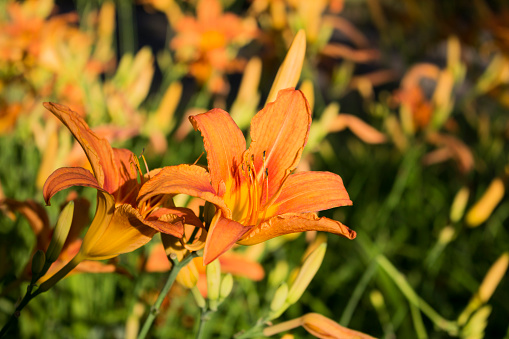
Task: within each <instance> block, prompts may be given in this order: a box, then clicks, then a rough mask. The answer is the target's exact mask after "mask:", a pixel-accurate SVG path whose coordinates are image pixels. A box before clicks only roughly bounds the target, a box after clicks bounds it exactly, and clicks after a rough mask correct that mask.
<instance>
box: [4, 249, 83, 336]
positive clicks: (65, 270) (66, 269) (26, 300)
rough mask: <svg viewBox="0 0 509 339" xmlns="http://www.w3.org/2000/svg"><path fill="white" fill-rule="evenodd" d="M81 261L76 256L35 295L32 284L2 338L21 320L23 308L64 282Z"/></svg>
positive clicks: (10, 319)
mask: <svg viewBox="0 0 509 339" xmlns="http://www.w3.org/2000/svg"><path fill="white" fill-rule="evenodd" d="M81 261H82V258H81V257H78V255H77V256H75V257H74V258H73V259H72V260H71V261H69V262H68V263H67V265H65V266H64V267H63V268H62V269H61V270H60V271H58V272H57V273H55V274H54V275H53V276H52V277H51V278H49V279H48V280H46V281H45V282H44V283H42V284H41V286H39V288H38V289H37V290H36V291H35V292H34V293H32V290H33V289H34V287H35V283H30V284H29V285H28V287H27V292H26V294H25V296H24V297H23V299H22V300H21V302H20V303H19V305H18V306H17V307H16V309H15V310H14V313H13V314H12V315H11V317H10V318H9V320H8V321H7V323H6V324H5V325H4V327H3V328H2V330H1V331H0V338H3V337H4V336H5V335H6V334H7V332H8V331H9V329H10V327H11V326H12V325H13V324H14V322H15V321H16V320H17V319H18V318H19V316H20V314H21V310H23V308H25V306H26V305H28V303H29V302H30V300H32V299H33V298H35V297H36V296H38V295H39V294H41V293H44V292H46V291H47V290H49V289H50V288H51V287H53V286H54V285H55V284H56V283H57V282H59V281H60V280H62V279H63V278H64V277H65V276H66V275H67V274H68V273H69V272H71V271H72V270H73V269H74V268H75V267H76V266H77V265H78V264H79V263H80V262H81Z"/></svg>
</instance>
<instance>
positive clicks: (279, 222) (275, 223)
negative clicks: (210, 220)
mask: <svg viewBox="0 0 509 339" xmlns="http://www.w3.org/2000/svg"><path fill="white" fill-rule="evenodd" d="M305 231H324V232H329V233H334V234H338V235H341V236H343V237H345V238H348V239H354V238H355V237H356V235H357V233H356V232H355V231H353V230H351V229H349V228H348V227H347V226H345V225H343V224H342V223H340V222H339V221H335V220H332V219H328V218H324V217H322V218H319V217H318V216H317V215H316V214H315V213H305V214H294V213H288V214H283V215H278V216H275V217H273V218H271V219H269V220H267V221H266V222H264V223H262V224H261V225H258V226H256V227H255V228H253V229H252V231H251V232H249V233H247V234H246V235H245V236H244V237H243V238H242V239H241V240H240V241H239V244H241V245H254V244H258V243H260V242H263V241H266V240H269V239H272V238H274V237H278V236H281V235H284V234H290V233H296V232H305Z"/></svg>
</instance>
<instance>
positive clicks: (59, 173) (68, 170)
mask: <svg viewBox="0 0 509 339" xmlns="http://www.w3.org/2000/svg"><path fill="white" fill-rule="evenodd" d="M72 186H86V187H92V188H95V189H98V190H103V189H102V187H101V185H100V183H98V182H97V179H96V178H95V177H94V176H93V174H92V173H90V171H88V170H86V169H84V168H81V167H62V168H59V169H57V170H56V171H55V172H53V173H52V174H51V175H50V176H49V177H48V179H46V182H45V183H44V187H43V189H42V192H43V196H44V201H45V202H46V205H48V206H49V205H50V203H49V201H50V199H51V197H52V196H54V195H55V194H56V193H57V192H60V191H61V190H63V189H66V188H69V187H72Z"/></svg>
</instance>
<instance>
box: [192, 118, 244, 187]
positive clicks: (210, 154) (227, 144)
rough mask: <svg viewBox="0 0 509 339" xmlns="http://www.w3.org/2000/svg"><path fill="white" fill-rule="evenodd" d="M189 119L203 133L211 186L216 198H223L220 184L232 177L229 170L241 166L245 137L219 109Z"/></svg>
mask: <svg viewBox="0 0 509 339" xmlns="http://www.w3.org/2000/svg"><path fill="white" fill-rule="evenodd" d="M189 120H190V121H191V123H192V124H193V126H194V129H195V130H198V131H200V132H201V134H202V137H203V143H204V145H205V150H206V151H207V163H208V168H209V172H210V176H211V181H212V187H214V189H215V190H216V192H217V194H218V195H219V196H223V194H224V186H223V185H224V183H226V182H227V181H228V180H230V179H231V178H232V177H233V173H232V170H234V169H236V168H237V167H238V166H239V165H240V163H241V161H242V153H243V152H244V151H245V150H246V140H245V138H244V135H243V134H242V131H241V130H240V129H239V128H238V127H237V124H235V122H234V121H233V119H232V118H231V116H230V115H229V114H228V113H227V112H225V111H223V110H222V109H218V108H215V109H213V110H210V111H208V112H207V113H202V114H198V115H195V116H192V117H189ZM222 182H223V184H222Z"/></svg>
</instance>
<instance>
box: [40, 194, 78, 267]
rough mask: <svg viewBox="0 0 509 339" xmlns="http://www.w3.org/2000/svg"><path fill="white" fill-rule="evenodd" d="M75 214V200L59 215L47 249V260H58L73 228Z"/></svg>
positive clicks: (50, 261)
mask: <svg viewBox="0 0 509 339" xmlns="http://www.w3.org/2000/svg"><path fill="white" fill-rule="evenodd" d="M73 214H74V202H73V201H69V203H68V204H67V205H66V206H65V207H64V209H63V210H62V212H61V213H60V216H59V217H58V221H57V225H56V226H55V229H54V231H53V237H52V238H51V242H50V244H49V246H48V250H47V251H46V261H47V262H49V263H53V262H55V261H56V260H57V258H58V256H59V255H60V252H61V251H62V247H64V243H65V240H66V239H67V235H68V234H69V230H70V229H71V224H72V217H73Z"/></svg>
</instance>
